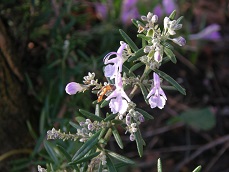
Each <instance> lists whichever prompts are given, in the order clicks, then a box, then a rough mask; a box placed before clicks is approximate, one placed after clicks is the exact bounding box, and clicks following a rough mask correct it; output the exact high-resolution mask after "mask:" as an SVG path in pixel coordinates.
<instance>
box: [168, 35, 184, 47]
mask: <svg viewBox="0 0 229 172" xmlns="http://www.w3.org/2000/svg"><path fill="white" fill-rule="evenodd" d="M171 40H172V41H173V42H174V43H176V44H178V45H180V46H184V45H185V44H186V40H185V39H184V38H183V37H182V36H179V37H177V38H173V39H171Z"/></svg>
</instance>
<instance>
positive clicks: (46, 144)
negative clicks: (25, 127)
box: [44, 140, 58, 164]
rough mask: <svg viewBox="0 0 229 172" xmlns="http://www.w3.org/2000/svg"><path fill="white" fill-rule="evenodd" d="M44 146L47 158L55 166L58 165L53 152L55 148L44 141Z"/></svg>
mask: <svg viewBox="0 0 229 172" xmlns="http://www.w3.org/2000/svg"><path fill="white" fill-rule="evenodd" d="M44 146H45V149H46V151H47V152H48V154H49V156H50V157H51V159H52V160H53V162H54V163H55V164H58V159H57V156H56V152H55V151H54V149H55V146H54V145H53V144H52V143H50V142H47V141H46V140H45V141H44Z"/></svg>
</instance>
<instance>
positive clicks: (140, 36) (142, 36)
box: [137, 34, 152, 41]
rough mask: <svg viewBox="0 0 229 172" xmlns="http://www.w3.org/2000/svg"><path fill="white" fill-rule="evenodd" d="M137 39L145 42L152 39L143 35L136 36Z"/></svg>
mask: <svg viewBox="0 0 229 172" xmlns="http://www.w3.org/2000/svg"><path fill="white" fill-rule="evenodd" d="M137 37H138V38H142V39H144V40H146V41H149V40H151V39H152V38H151V37H149V36H145V35H143V34H137Z"/></svg>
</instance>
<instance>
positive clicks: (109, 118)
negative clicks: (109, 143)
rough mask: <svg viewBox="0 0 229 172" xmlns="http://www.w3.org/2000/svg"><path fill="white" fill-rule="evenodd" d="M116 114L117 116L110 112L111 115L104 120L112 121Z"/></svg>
mask: <svg viewBox="0 0 229 172" xmlns="http://www.w3.org/2000/svg"><path fill="white" fill-rule="evenodd" d="M116 116H117V114H109V115H107V117H106V118H105V119H104V122H108V121H111V120H112V119H114V118H115V117H116Z"/></svg>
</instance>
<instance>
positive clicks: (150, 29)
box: [138, 12, 186, 70]
mask: <svg viewBox="0 0 229 172" xmlns="http://www.w3.org/2000/svg"><path fill="white" fill-rule="evenodd" d="M141 19H142V20H143V21H144V22H146V24H145V25H144V26H143V25H142V24H140V23H139V24H138V28H139V29H138V32H139V33H143V34H145V37H146V38H147V43H148V45H147V46H145V47H144V52H145V53H146V54H147V56H142V57H141V59H140V60H141V61H142V62H143V63H145V64H146V65H148V66H150V68H151V69H153V70H154V69H155V68H158V67H159V66H160V63H161V62H162V60H163V52H164V45H163V43H164V42H165V41H166V40H171V41H173V42H174V43H176V44H178V45H179V46H184V45H185V43H186V41H185V39H184V38H183V37H181V36H179V37H177V38H171V37H170V36H173V35H175V34H176V32H175V31H176V30H179V29H181V28H182V24H179V22H180V19H179V20H171V19H170V18H169V17H165V18H164V30H163V31H161V29H160V28H159V27H158V25H157V21H158V16H157V15H155V14H153V13H151V12H149V13H148V14H147V16H142V17H141Z"/></svg>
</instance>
